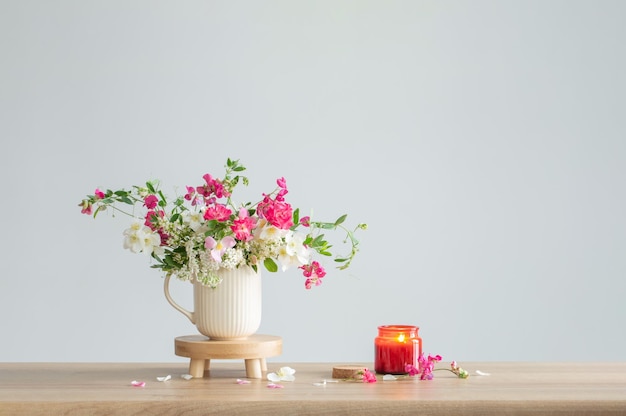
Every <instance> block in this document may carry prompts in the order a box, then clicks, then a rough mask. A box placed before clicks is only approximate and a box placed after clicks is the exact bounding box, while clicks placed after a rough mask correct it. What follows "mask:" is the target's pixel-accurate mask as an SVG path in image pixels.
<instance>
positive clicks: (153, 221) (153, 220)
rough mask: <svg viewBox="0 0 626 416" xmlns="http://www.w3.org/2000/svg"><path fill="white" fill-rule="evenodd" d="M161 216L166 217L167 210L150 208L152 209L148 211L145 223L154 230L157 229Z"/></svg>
mask: <svg viewBox="0 0 626 416" xmlns="http://www.w3.org/2000/svg"><path fill="white" fill-rule="evenodd" d="M159 217H161V218H165V211H163V210H159V211H153V210H150V211H148V212H146V221H145V222H144V225H146V226H148V227H150V229H151V230H152V231H155V230H156V229H157V223H158V221H159Z"/></svg>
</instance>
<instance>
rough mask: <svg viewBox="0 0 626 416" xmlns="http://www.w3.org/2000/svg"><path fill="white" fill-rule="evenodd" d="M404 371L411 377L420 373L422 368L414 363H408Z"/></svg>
mask: <svg viewBox="0 0 626 416" xmlns="http://www.w3.org/2000/svg"><path fill="white" fill-rule="evenodd" d="M404 371H406V372H407V374H408V375H409V376H411V377H413V376H416V375H418V374H419V373H420V370H419V369H418V368H417V367H415V366H414V365H413V364H407V365H405V366H404Z"/></svg>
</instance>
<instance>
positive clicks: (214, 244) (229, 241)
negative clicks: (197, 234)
mask: <svg viewBox="0 0 626 416" xmlns="http://www.w3.org/2000/svg"><path fill="white" fill-rule="evenodd" d="M235 244H236V242H235V239H234V238H232V237H231V236H226V237H224V238H222V239H221V240H220V241H215V239H214V238H213V237H207V238H206V240H204V247H205V248H206V249H207V250H211V257H213V260H215V261H216V262H218V263H221V262H222V256H223V255H224V252H225V251H226V250H228V249H229V248H232V247H235Z"/></svg>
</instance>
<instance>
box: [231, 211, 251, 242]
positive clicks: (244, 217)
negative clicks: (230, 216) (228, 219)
mask: <svg viewBox="0 0 626 416" xmlns="http://www.w3.org/2000/svg"><path fill="white" fill-rule="evenodd" d="M255 226H256V219H255V218H253V217H250V216H249V215H248V210H247V209H245V208H241V209H240V210H239V217H238V218H237V219H236V220H234V221H233V225H232V226H231V227H230V229H231V230H232V231H233V233H235V238H236V239H237V240H240V241H250V240H252V239H253V238H254V237H253V235H252V230H253V229H254V227H255Z"/></svg>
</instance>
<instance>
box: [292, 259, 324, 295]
mask: <svg viewBox="0 0 626 416" xmlns="http://www.w3.org/2000/svg"><path fill="white" fill-rule="evenodd" d="M299 269H302V270H303V271H302V274H303V275H304V277H306V278H307V279H306V280H305V282H304V287H305V288H307V289H311V288H312V287H313V285H315V286H319V285H321V284H322V277H324V276H326V271H325V270H324V268H323V267H322V266H320V264H319V262H317V261H314V262H312V263H311V264H305V265H303V266H300V267H299Z"/></svg>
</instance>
